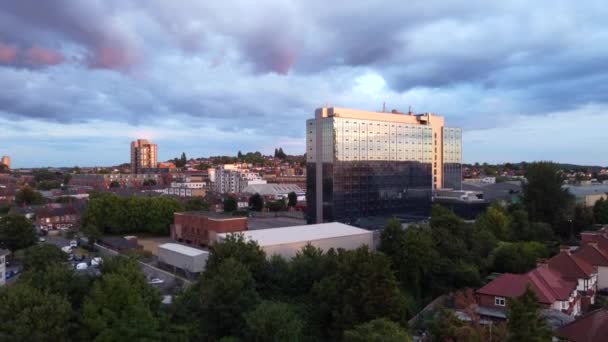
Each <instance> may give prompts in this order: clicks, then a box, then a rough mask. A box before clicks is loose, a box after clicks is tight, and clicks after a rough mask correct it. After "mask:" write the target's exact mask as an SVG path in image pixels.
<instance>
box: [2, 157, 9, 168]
mask: <svg viewBox="0 0 608 342" xmlns="http://www.w3.org/2000/svg"><path fill="white" fill-rule="evenodd" d="M0 164H4V165H6V166H8V168H9V169H10V168H11V157H9V156H2V158H0Z"/></svg>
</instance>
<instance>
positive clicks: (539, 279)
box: [477, 266, 576, 304]
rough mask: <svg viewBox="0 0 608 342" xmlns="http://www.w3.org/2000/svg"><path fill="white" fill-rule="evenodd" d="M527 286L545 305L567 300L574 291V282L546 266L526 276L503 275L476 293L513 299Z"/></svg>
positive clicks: (522, 292)
mask: <svg viewBox="0 0 608 342" xmlns="http://www.w3.org/2000/svg"><path fill="white" fill-rule="evenodd" d="M528 285H530V287H531V288H532V291H534V293H535V294H536V297H538V301H539V302H541V303H546V304H552V303H554V302H555V301H557V300H561V301H563V300H568V299H569V298H570V294H571V293H572V291H574V289H576V282H575V281H569V280H566V279H564V278H562V277H561V276H560V274H559V273H557V272H555V271H553V270H551V269H549V268H548V267H547V266H539V267H537V268H535V269H533V270H532V271H530V272H528V273H526V274H512V273H504V274H502V275H500V276H499V277H498V278H496V279H494V280H493V281H491V282H490V283H488V284H486V286H484V287H482V288H480V289H479V290H477V293H479V294H485V295H493V296H501V297H507V298H515V297H519V296H521V295H522V294H524V292H525V291H526V287H527V286H528Z"/></svg>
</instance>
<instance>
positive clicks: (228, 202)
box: [224, 196, 238, 212]
mask: <svg viewBox="0 0 608 342" xmlns="http://www.w3.org/2000/svg"><path fill="white" fill-rule="evenodd" d="M237 209H238V203H237V201H236V198H234V197H232V196H228V197H226V198H224V211H226V212H231V211H235V210H237Z"/></svg>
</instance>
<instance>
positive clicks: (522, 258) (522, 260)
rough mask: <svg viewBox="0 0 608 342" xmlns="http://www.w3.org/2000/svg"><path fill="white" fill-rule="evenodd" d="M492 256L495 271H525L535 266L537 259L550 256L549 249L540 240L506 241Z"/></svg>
mask: <svg viewBox="0 0 608 342" xmlns="http://www.w3.org/2000/svg"><path fill="white" fill-rule="evenodd" d="M492 256H493V259H494V271H495V272H510V273H525V272H527V271H529V270H530V269H532V268H534V266H535V265H536V261H537V259H539V258H546V257H548V256H549V251H548V250H547V247H546V246H545V245H543V244H541V243H539V242H534V241H530V242H513V243H508V242H504V243H501V244H500V245H499V246H498V247H497V248H496V249H495V250H494V251H493V252H492Z"/></svg>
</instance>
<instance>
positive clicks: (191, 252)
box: [158, 243, 209, 257]
mask: <svg viewBox="0 0 608 342" xmlns="http://www.w3.org/2000/svg"><path fill="white" fill-rule="evenodd" d="M158 248H162V249H166V250H170V251H173V252H176V253H179V254H183V255H187V256H191V257H195V256H199V255H202V254H207V253H209V252H207V251H204V250H202V249H197V248H192V247H188V246H184V245H180V244H177V243H163V244H162V245H159V246H158Z"/></svg>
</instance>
